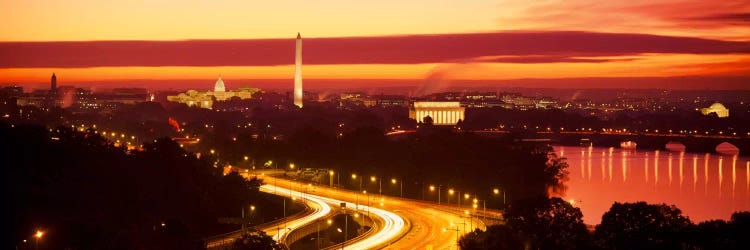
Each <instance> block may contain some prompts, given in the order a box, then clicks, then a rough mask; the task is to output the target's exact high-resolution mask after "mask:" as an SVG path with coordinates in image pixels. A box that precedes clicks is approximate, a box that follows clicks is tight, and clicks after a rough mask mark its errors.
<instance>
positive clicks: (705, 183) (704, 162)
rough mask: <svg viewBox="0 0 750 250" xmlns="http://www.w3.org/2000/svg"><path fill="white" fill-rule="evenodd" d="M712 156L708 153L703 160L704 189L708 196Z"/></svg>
mask: <svg viewBox="0 0 750 250" xmlns="http://www.w3.org/2000/svg"><path fill="white" fill-rule="evenodd" d="M710 155H711V154H709V153H706V156H705V158H704V160H703V187H704V189H705V190H706V195H708V158H709V156H710Z"/></svg>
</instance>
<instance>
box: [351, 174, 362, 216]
mask: <svg viewBox="0 0 750 250" xmlns="http://www.w3.org/2000/svg"><path fill="white" fill-rule="evenodd" d="M352 179H353V180H356V179H357V174H352ZM360 192H362V178H359V192H357V194H356V195H355V198H356V199H357V202H355V203H354V206H355V208H356V210H359V193H360Z"/></svg>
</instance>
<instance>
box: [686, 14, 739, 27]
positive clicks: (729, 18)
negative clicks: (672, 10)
mask: <svg viewBox="0 0 750 250" xmlns="http://www.w3.org/2000/svg"><path fill="white" fill-rule="evenodd" d="M686 20H693V21H721V22H723V23H726V24H737V25H740V24H745V25H747V24H750V12H745V13H722V14H715V15H708V16H699V17H692V18H686Z"/></svg>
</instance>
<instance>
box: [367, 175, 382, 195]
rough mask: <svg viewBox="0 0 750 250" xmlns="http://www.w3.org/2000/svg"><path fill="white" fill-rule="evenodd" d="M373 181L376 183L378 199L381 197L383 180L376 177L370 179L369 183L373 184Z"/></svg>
mask: <svg viewBox="0 0 750 250" xmlns="http://www.w3.org/2000/svg"><path fill="white" fill-rule="evenodd" d="M375 180H377V181H378V195H380V197H383V179H382V178H378V177H376V176H372V177H370V181H371V182H375Z"/></svg>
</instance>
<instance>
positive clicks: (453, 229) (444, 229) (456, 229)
mask: <svg viewBox="0 0 750 250" xmlns="http://www.w3.org/2000/svg"><path fill="white" fill-rule="evenodd" d="M448 230H451V231H456V249H458V232H459V231H461V230H459V229H458V225H456V227H455V228H443V232H446V231H448Z"/></svg>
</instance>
